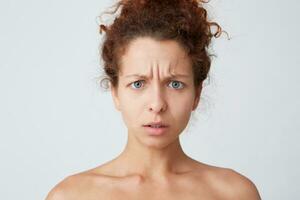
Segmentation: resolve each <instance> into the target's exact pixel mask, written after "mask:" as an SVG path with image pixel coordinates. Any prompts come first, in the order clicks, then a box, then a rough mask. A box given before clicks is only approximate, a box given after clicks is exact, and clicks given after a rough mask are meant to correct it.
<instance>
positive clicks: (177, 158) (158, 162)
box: [117, 133, 189, 179]
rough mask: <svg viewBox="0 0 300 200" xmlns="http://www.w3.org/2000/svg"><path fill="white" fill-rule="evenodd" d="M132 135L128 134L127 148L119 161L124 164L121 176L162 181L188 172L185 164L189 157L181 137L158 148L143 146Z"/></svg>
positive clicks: (120, 170) (119, 157)
mask: <svg viewBox="0 0 300 200" xmlns="http://www.w3.org/2000/svg"><path fill="white" fill-rule="evenodd" d="M132 135H133V134H130V133H128V140H127V144H126V147H125V149H124V151H123V152H122V153H121V154H120V155H119V156H118V159H117V160H119V161H120V162H119V163H122V167H120V168H119V173H120V174H122V175H124V176H126V175H139V176H141V177H143V178H151V179H152V178H153V179H162V178H166V177H167V176H168V175H171V174H174V173H180V172H183V171H185V170H187V169H185V168H186V167H185V166H184V164H186V161H188V159H189V157H188V156H187V155H186V154H185V153H184V152H183V150H182V147H181V145H180V141H179V137H178V138H177V139H176V140H174V141H173V142H172V143H170V144H168V145H167V146H164V147H157V146H153V145H151V146H150V145H148V146H147V145H145V144H142V143H140V142H139V141H138V140H137V139H136V138H135V137H134V136H132ZM155 139H157V140H159V139H160V138H155ZM155 142H157V143H158V142H160V141H155ZM160 145H161V144H160ZM161 146H162V145H161Z"/></svg>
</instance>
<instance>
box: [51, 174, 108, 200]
mask: <svg viewBox="0 0 300 200" xmlns="http://www.w3.org/2000/svg"><path fill="white" fill-rule="evenodd" d="M104 181H105V178H103V177H100V176H99V175H95V174H92V173H91V172H90V171H85V172H81V173H78V174H74V175H70V176H68V177H66V178H64V179H63V180H62V181H61V182H59V183H58V184H57V185H55V186H54V188H52V189H51V191H50V192H49V193H48V195H47V197H46V200H69V199H70V200H77V199H86V198H89V195H93V194H95V192H94V191H98V195H99V193H101V189H102V188H103V183H104Z"/></svg>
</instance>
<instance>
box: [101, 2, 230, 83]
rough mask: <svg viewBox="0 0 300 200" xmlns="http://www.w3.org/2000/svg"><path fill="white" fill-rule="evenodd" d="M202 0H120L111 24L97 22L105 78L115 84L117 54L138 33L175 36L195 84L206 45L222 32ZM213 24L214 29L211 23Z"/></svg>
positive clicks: (205, 68)
mask: <svg viewBox="0 0 300 200" xmlns="http://www.w3.org/2000/svg"><path fill="white" fill-rule="evenodd" d="M204 3H208V2H205V1H203V0H163V1H162V0H120V1H119V2H117V3H116V5H115V10H114V11H112V12H105V13H109V14H113V13H115V12H116V11H117V10H118V9H119V7H121V12H120V14H119V16H117V17H116V18H115V19H114V21H113V23H112V24H111V25H104V24H100V25H99V26H100V30H99V32H100V34H102V31H105V33H106V35H105V38H104V41H103V44H102V46H101V47H102V48H101V50H100V53H101V56H102V59H103V61H104V71H105V78H104V79H102V80H101V85H103V84H102V82H103V81H109V83H110V84H111V85H112V86H113V87H115V86H117V85H118V72H119V58H120V56H121V55H122V54H123V53H124V52H125V51H126V47H127V46H128V44H129V43H130V41H132V40H133V39H136V38H138V37H145V36H146V37H151V38H153V39H155V40H158V41H162V40H175V41H177V42H178V43H179V44H180V45H181V46H182V47H183V48H184V49H185V50H186V52H187V54H188V55H189V57H190V59H191V61H192V69H193V73H194V85H195V86H196V87H197V86H199V85H200V84H202V82H203V81H204V80H205V79H206V78H207V76H208V73H209V70H210V66H211V56H212V55H210V54H209V53H208V47H209V45H210V43H211V38H212V37H216V38H218V37H219V36H220V35H221V33H222V32H225V31H222V29H221V27H220V26H219V25H218V24H217V23H216V22H210V21H208V17H207V11H206V9H205V8H204V7H203V4H204ZM212 26H215V27H217V31H216V32H215V33H213V32H212V30H211V27H212Z"/></svg>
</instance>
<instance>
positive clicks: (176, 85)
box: [171, 81, 183, 89]
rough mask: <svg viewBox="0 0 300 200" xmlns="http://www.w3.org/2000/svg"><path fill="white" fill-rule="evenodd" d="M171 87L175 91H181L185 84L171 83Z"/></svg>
mask: <svg viewBox="0 0 300 200" xmlns="http://www.w3.org/2000/svg"><path fill="white" fill-rule="evenodd" d="M171 85H172V87H173V88H175V89H181V88H183V83H182V82H180V81H171ZM180 85H181V86H180Z"/></svg>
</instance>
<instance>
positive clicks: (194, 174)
mask: <svg viewBox="0 0 300 200" xmlns="http://www.w3.org/2000/svg"><path fill="white" fill-rule="evenodd" d="M120 61H121V68H120V73H119V84H118V86H117V87H115V88H112V97H113V101H114V105H115V107H116V109H117V110H118V111H120V113H121V114H122V118H123V120H124V122H125V124H126V126H127V128H128V139H127V144H126V146H125V148H124V150H123V152H121V154H120V155H119V156H117V157H116V158H115V159H113V160H111V161H109V162H107V163H105V164H103V165H101V166H98V167H96V168H93V169H90V170H87V171H84V172H81V173H78V174H74V175H71V176H69V177H67V178H65V179H64V180H63V181H61V182H60V183H58V184H57V185H56V186H55V187H54V188H53V189H52V190H51V191H50V192H49V194H48V196H47V198H46V200H61V199H64V200H68V199H72V200H76V199H89V200H94V199H97V200H99V199H112V200H113V199H124V200H125V199H130V200H132V199H145V200H148V199H151V200H156V199H165V200H168V199H172V200H174V199H175V200H176V199H187V200H194V199H195V200H196V199H197V200H201V199H205V200H227V199H228V200H229V199H230V200H248V199H249V200H250V199H251V200H260V196H259V193H258V191H257V188H256V186H255V185H254V184H253V183H252V182H251V180H249V179H248V178H247V177H245V176H243V175H241V174H239V173H237V172H235V171H234V170H232V169H227V168H221V167H216V166H211V165H207V164H204V163H201V162H199V161H196V160H194V159H192V158H190V157H189V156H187V155H186V154H185V153H184V151H183V149H182V147H181V144H180V140H179V135H180V134H181V132H182V131H183V130H184V129H185V127H186V126H187V124H188V121H189V119H190V116H191V112H193V111H194V110H195V109H196V108H197V106H198V104H199V98H200V94H201V89H202V87H201V86H199V87H195V86H194V84H193V78H194V77H193V72H192V66H191V62H190V59H189V57H188V56H187V55H186V52H185V51H184V49H183V48H182V47H181V46H180V45H179V44H178V43H177V42H176V41H172V40H168V41H156V40H154V39H152V38H149V37H143V38H137V39H135V40H133V41H132V42H131V43H130V44H129V46H128V48H127V49H126V51H125V53H124V54H123V55H122V57H121V60H120ZM132 74H143V75H144V76H145V77H136V76H131V77H128V76H129V75H132ZM172 74H173V75H175V74H177V75H178V74H183V75H186V77H179V76H178V77H173V78H170V76H171V75H172ZM135 81H137V82H135ZM153 121H163V122H164V123H166V124H168V125H169V127H168V129H167V131H166V133H165V134H164V135H161V136H151V135H149V134H148V133H147V132H146V131H145V129H144V128H143V125H144V124H148V123H150V122H153Z"/></svg>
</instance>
